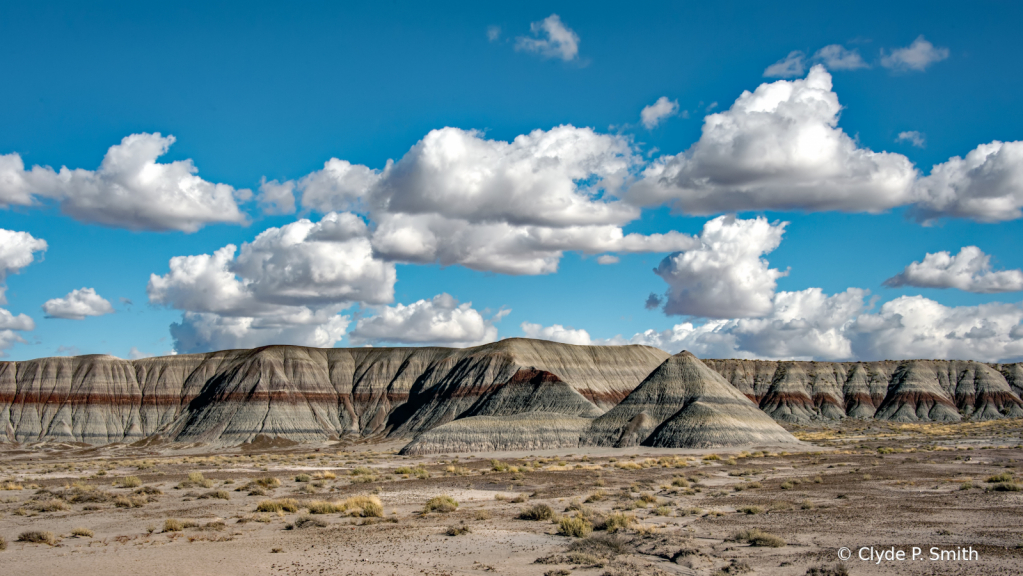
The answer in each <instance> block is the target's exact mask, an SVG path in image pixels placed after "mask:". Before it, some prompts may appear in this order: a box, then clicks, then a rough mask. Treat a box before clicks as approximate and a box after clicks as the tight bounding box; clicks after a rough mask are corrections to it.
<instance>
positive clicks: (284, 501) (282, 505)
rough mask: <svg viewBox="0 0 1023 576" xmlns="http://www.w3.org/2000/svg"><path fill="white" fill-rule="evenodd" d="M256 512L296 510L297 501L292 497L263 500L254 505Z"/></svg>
mask: <svg viewBox="0 0 1023 576" xmlns="http://www.w3.org/2000/svg"><path fill="white" fill-rule="evenodd" d="M256 512H298V501H297V500H295V499H294V498H278V499H277V500H263V501H261V502H260V503H259V504H257V505H256Z"/></svg>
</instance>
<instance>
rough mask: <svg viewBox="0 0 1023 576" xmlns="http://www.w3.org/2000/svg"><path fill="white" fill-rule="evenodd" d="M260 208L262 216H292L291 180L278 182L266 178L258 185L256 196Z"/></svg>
mask: <svg viewBox="0 0 1023 576" xmlns="http://www.w3.org/2000/svg"><path fill="white" fill-rule="evenodd" d="M256 201H257V202H259V206H260V208H262V209H263V213H264V214H294V213H295V183H294V182H293V181H291V180H288V181H286V182H283V183H281V182H278V181H276V180H270V181H269V182H267V180H266V178H263V181H262V182H260V184H259V194H258V195H257V196H256Z"/></svg>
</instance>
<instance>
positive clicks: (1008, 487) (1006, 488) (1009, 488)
mask: <svg viewBox="0 0 1023 576" xmlns="http://www.w3.org/2000/svg"><path fill="white" fill-rule="evenodd" d="M991 489H992V490H995V491H996V492H1019V491H1020V490H1021V488H1020V485H1019V484H1013V483H1012V482H999V483H998V484H995V485H994V486H992V487H991Z"/></svg>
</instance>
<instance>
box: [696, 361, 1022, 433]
mask: <svg viewBox="0 0 1023 576" xmlns="http://www.w3.org/2000/svg"><path fill="white" fill-rule="evenodd" d="M704 362H705V363H706V364H707V365H708V366H710V367H711V368H713V369H714V370H716V371H717V372H718V373H720V374H721V375H722V376H724V378H725V379H726V380H727V381H728V382H730V383H731V384H732V385H733V386H734V387H735V388H736V389H738V390H739V391H741V392H742V393H743V394H745V395H746V397H748V398H749V399H750V400H752V401H753V402H755V403H757V405H758V406H759V407H760V409H761V410H763V411H764V412H766V413H767V414H770V415H771V417H773V418H775V419H776V420H781V421H787V422H805V421H808V420H811V419H825V420H828V419H839V418H844V417H846V416H850V417H855V418H877V419H880V420H893V421H898V422H916V421H932V422H958V421H960V420H962V419H964V418H965V419H970V420H989V419H993V418H1017V417H1021V416H1023V400H1021V398H1020V392H1023V364H1020V363H1016V364H996V365H988V364H983V363H980V362H969V361H963V360H903V361H892V360H885V361H880V362H785V361H782V362H772V361H763V360H704Z"/></svg>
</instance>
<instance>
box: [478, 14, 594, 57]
mask: <svg viewBox="0 0 1023 576" xmlns="http://www.w3.org/2000/svg"><path fill="white" fill-rule="evenodd" d="M529 29H530V31H531V32H532V33H533V35H532V36H519V37H518V38H517V39H516V41H515V49H516V50H521V51H523V52H533V53H536V54H539V55H540V56H543V57H544V58H560V59H561V60H564V61H565V62H569V61H571V60H575V59H576V58H578V57H579V35H578V34H576V33H575V32H574V31H573V30H572V29H571V28H569V27H567V26H565V24H564V23H562V21H561V17H560V16H558V15H557V14H551V15H550V16H548V17H546V18H544V19H543V20H541V21H540V22H533V23H532V24H530V25H529ZM488 34H489V33H488Z"/></svg>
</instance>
